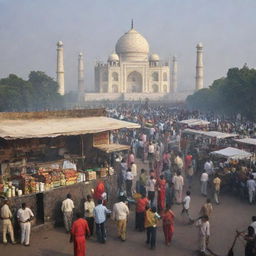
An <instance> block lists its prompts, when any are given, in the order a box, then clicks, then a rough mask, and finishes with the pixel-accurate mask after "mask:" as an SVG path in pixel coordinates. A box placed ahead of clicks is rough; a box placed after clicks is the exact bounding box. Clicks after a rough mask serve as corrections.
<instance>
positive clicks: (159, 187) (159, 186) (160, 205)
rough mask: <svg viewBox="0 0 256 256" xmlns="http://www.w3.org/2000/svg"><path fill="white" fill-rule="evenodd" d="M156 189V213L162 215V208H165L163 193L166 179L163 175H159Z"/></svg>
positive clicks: (164, 192)
mask: <svg viewBox="0 0 256 256" xmlns="http://www.w3.org/2000/svg"><path fill="white" fill-rule="evenodd" d="M157 190H158V197H157V208H158V213H159V214H160V215H162V213H163V210H164V208H165V194H166V180H165V179H164V176H163V175H160V178H159V179H158V182H157Z"/></svg>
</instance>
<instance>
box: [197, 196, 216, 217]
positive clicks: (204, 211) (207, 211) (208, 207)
mask: <svg viewBox="0 0 256 256" xmlns="http://www.w3.org/2000/svg"><path fill="white" fill-rule="evenodd" d="M212 211H213V207H212V204H211V199H209V198H207V200H206V203H205V204H204V205H203V206H202V208H201V210H200V214H201V216H207V217H208V218H210V216H211V215H212Z"/></svg>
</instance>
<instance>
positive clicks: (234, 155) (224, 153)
mask: <svg viewBox="0 0 256 256" xmlns="http://www.w3.org/2000/svg"><path fill="white" fill-rule="evenodd" d="M210 154H211V155H215V156H220V157H224V158H226V159H233V160H239V159H250V157H251V156H252V154H251V153H249V152H247V151H244V150H241V149H238V148H233V147H227V148H224V149H221V150H217V151H213V152H211V153H210Z"/></svg>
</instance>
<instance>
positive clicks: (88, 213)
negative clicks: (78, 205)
mask: <svg viewBox="0 0 256 256" xmlns="http://www.w3.org/2000/svg"><path fill="white" fill-rule="evenodd" d="M94 208H95V203H94V201H93V200H92V197H91V195H87V201H86V202H85V203H84V211H85V218H86V220H87V222H88V225H89V229H90V234H91V236H92V235H93V230H94V217H93V210H94Z"/></svg>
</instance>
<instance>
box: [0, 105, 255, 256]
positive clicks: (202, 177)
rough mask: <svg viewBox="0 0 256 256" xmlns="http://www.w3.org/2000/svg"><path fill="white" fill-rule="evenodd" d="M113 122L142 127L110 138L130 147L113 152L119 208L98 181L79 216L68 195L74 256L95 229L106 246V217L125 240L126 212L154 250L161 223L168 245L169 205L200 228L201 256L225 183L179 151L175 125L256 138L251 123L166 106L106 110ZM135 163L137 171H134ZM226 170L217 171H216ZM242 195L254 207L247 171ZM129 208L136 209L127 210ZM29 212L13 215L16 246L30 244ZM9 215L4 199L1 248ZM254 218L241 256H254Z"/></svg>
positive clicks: (66, 216)
mask: <svg viewBox="0 0 256 256" xmlns="http://www.w3.org/2000/svg"><path fill="white" fill-rule="evenodd" d="M108 113H109V115H110V116H111V117H114V118H119V119H122V120H127V121H132V122H137V123H140V124H141V129H138V130H132V131H129V130H123V131H121V132H112V133H111V136H110V140H111V142H114V143H125V144H128V145H130V151H129V153H128V154H126V155H124V154H116V155H115V157H113V158H112V161H114V163H113V165H112V166H115V170H116V175H117V191H118V192H117V202H116V203H115V204H114V205H113V208H112V209H110V207H108V203H107V194H106V191H105V187H104V183H103V182H99V183H98V184H97V187H96V188H95V190H93V191H92V193H91V194H89V195H87V198H86V200H85V203H84V212H83V213H82V214H81V213H80V212H78V213H77V214H76V220H75V221H73V220H74V216H73V215H74V211H75V210H74V209H77V207H76V205H75V204H74V201H73V200H72V196H71V194H68V195H67V198H66V199H65V200H64V201H63V202H62V206H61V210H62V212H63V221H64V225H65V229H66V232H67V233H68V234H70V241H71V242H73V243H74V255H77V256H82V255H85V253H86V246H85V243H86V238H88V237H90V236H93V235H94V233H95V230H94V227H96V239H97V241H98V242H99V243H106V240H107V235H106V225H105V224H106V221H107V219H108V216H111V218H112V220H113V221H115V222H116V225H117V236H118V237H119V239H120V241H123V242H124V241H126V239H127V234H126V233H127V220H128V217H129V215H131V211H133V208H134V211H135V220H134V223H135V224H134V227H135V229H136V230H137V231H138V232H144V231H146V232H145V236H146V244H147V245H148V246H149V248H151V249H155V247H156V243H157V239H156V237H157V236H156V234H157V227H159V225H160V224H159V223H161V225H162V231H163V234H164V238H165V244H166V245H167V246H170V245H171V242H172V238H173V234H174V222H175V218H177V216H175V214H174V212H173V211H172V206H173V205H174V204H176V205H180V215H181V216H182V218H183V219H184V222H185V223H188V224H191V225H194V226H195V227H197V228H198V236H199V244H198V248H199V251H200V253H201V254H202V255H205V254H206V252H207V247H208V243H209V239H210V225H211V218H212V215H213V214H214V213H213V212H214V211H213V203H212V201H213V202H214V203H215V204H216V207H217V205H218V204H220V203H221V198H220V191H221V189H222V186H223V179H222V177H221V176H220V175H218V173H216V171H215V169H216V168H215V167H216V166H214V163H213V161H212V160H211V158H210V157H206V158H205V159H204V162H203V163H200V162H199V161H198V158H197V155H196V153H195V152H192V150H190V149H188V150H187V149H186V150H183V148H182V145H181V144H182V141H181V127H180V126H179V125H178V121H179V120H182V119H189V118H203V119H207V120H208V121H211V125H210V126H211V128H212V129H214V130H218V131H223V132H236V133H239V134H243V135H250V136H251V137H253V136H255V135H256V125H255V124H254V123H251V122H242V121H241V120H239V118H238V119H237V120H236V121H230V120H225V119H222V118H220V117H213V116H212V115H202V114H200V113H198V112H189V111H184V110H180V109H178V108H174V107H172V106H168V105H163V106H160V105H152V106H149V104H148V103H147V102H146V103H145V104H129V105H127V104H126V105H110V106H108ZM138 163H139V165H142V166H143V168H141V169H140V170H139V168H138ZM220 167H221V168H224V164H223V166H220ZM196 179H197V181H199V182H200V193H201V194H202V196H203V197H205V203H204V204H203V205H202V207H201V208H200V209H198V215H197V216H192V215H191V212H190V206H191V202H192V199H193V194H192V190H193V191H194V190H195V187H196V186H195V184H196V183H197V182H196ZM244 189H245V190H246V194H247V197H248V200H249V202H250V203H251V204H253V203H255V194H256V183H255V179H254V176H253V175H252V173H251V172H249V175H248V174H246V175H245V177H244ZM133 205H134V206H133ZM33 216H34V215H33V213H32V211H31V210H30V209H29V208H28V207H27V206H26V205H25V204H23V205H22V208H21V209H20V210H19V211H18V213H17V218H18V220H19V223H20V227H21V243H22V244H24V245H26V246H28V245H29V237H30V226H31V220H32V218H33ZM11 218H12V214H11V211H10V209H9V206H8V203H7V201H5V204H4V206H3V207H2V208H1V219H2V220H3V224H4V225H3V242H4V243H7V239H6V234H7V233H9V234H10V238H11V242H12V243H13V244H15V243H16V241H15V239H14V236H13V228H12V223H11V221H10V220H11ZM255 223H256V217H253V223H252V224H251V225H250V226H249V227H248V231H247V232H239V235H241V236H243V238H244V240H245V241H246V247H245V255H246V256H251V255H255V250H256V236H255V230H256V224H255Z"/></svg>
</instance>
